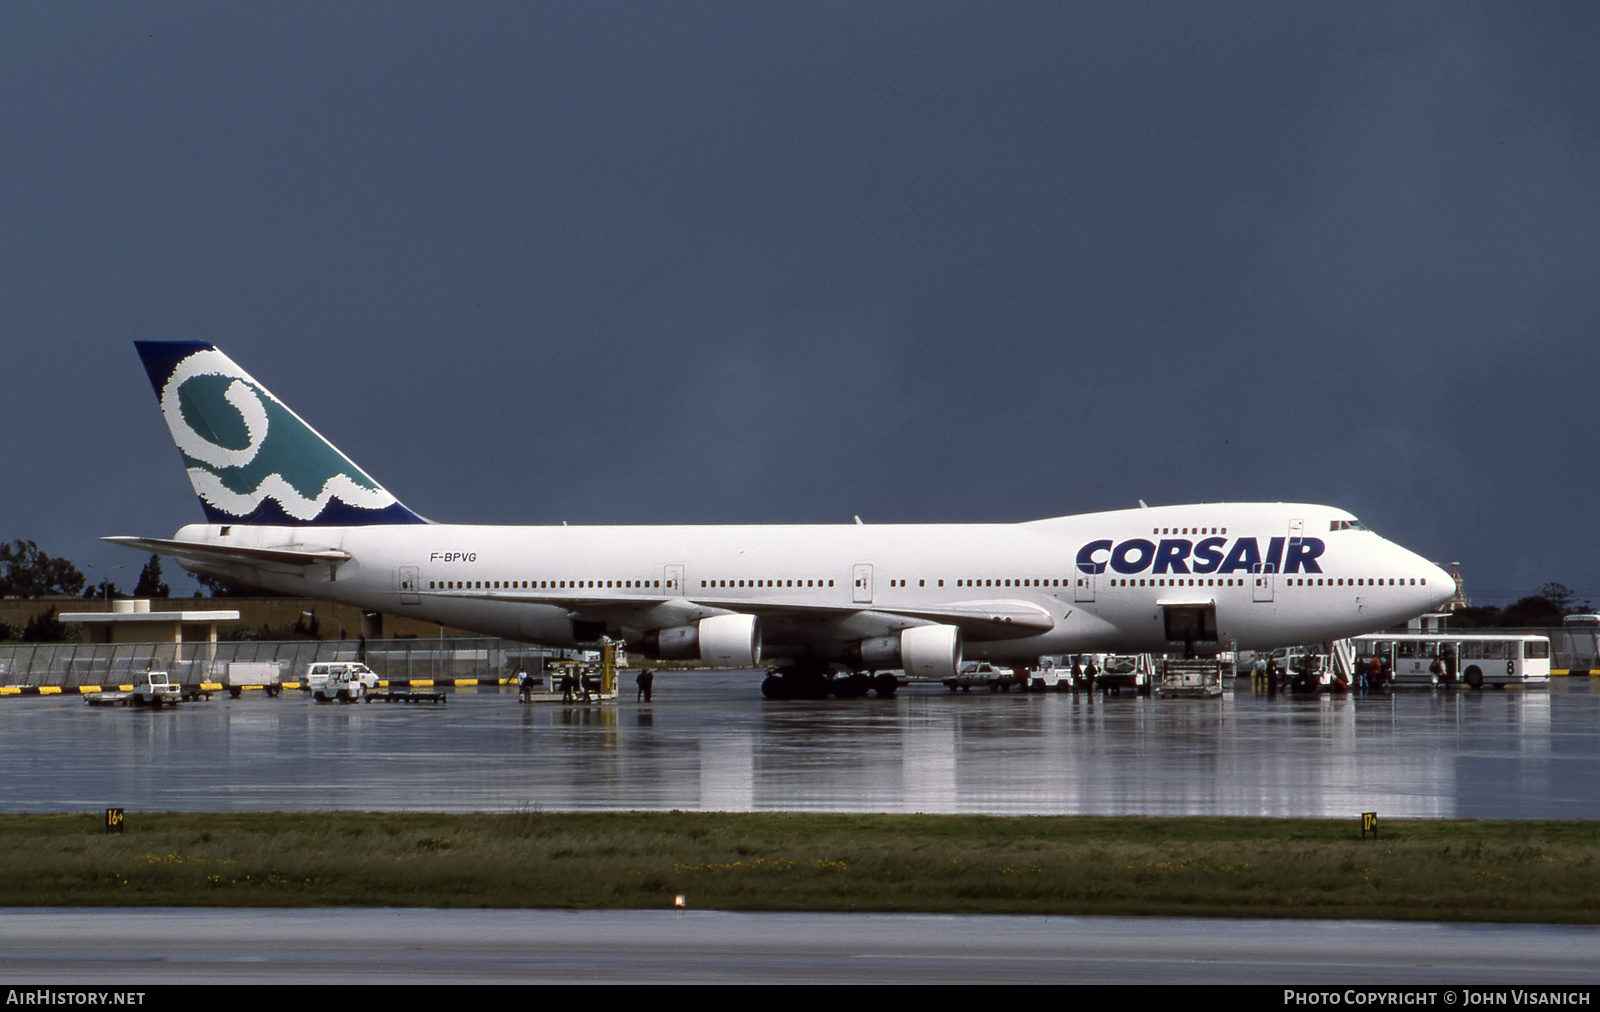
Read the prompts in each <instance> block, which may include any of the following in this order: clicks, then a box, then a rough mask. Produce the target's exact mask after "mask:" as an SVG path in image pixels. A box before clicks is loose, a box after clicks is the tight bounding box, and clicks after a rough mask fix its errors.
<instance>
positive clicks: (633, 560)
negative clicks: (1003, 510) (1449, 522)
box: [106, 342, 1455, 696]
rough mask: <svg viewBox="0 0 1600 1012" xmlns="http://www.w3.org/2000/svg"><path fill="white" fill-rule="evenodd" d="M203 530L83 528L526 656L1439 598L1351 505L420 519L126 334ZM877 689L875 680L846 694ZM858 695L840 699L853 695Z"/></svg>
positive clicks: (998, 644) (788, 681) (1268, 630)
mask: <svg viewBox="0 0 1600 1012" xmlns="http://www.w3.org/2000/svg"><path fill="white" fill-rule="evenodd" d="M137 347H138V350H139V355H140V357H141V358H142V359H143V361H144V366H145V370H146V371H147V372H148V373H149V375H150V381H151V383H152V384H153V385H154V387H155V391H156V397H157V398H158V400H159V401H160V405H161V413H162V415H163V416H164V417H165V418H166V421H167V426H168V427H169V428H170V429H171V431H172V437H173V439H174V440H175V441H176V442H177V444H178V449H179V451H180V452H181V453H182V455H183V460H184V464H185V465H186V466H187V467H188V469H189V480H190V481H191V482H192V483H193V485H194V490H195V493H196V494H197V495H198V496H199V497H200V505H201V507H202V508H203V509H204V510H205V515H206V521H207V522H206V523H203V524H191V525H189V526H186V527H183V528H182V529H180V530H179V531H178V532H177V534H176V535H175V536H174V537H172V538H170V539H158V538H135V537H113V538H107V539H106V540H108V541H114V542H117V543H119V544H124V545H127V546H129V547H132V548H137V549H140V550H142V551H150V552H158V553H161V554H163V555H168V556H172V557H173V558H176V559H177V560H178V562H179V563H180V564H182V565H183V566H184V567H185V568H186V569H189V570H191V571H193V572H196V573H203V574H207V575H210V576H214V577H219V578H222V579H225V580H228V581H230V582H233V583H236V584H242V585H246V586H254V587H261V588H265V589H268V590H272V591H277V592H279V593H283V594H290V595H296V596H304V597H312V598H319V599H323V600H328V601H338V602H342V603H345V604H350V605H354V606H356V607H359V608H362V609H364V610H367V611H381V612H387V613H390V614H395V615H407V616H413V617H416V618H421V619H426V620H428V621H430V622H439V623H443V624H449V625H453V626H458V627H461V628H465V629H472V630H477V631H479V632H482V633H485V634H487V635H493V636H503V637H507V638H511V639H517V640H523V641H527V642H531V643H539V644H544V645H547V646H552V647H584V646H593V645H594V644H595V643H596V642H597V641H599V640H600V639H601V638H602V637H611V638H612V639H616V640H622V641H625V642H626V643H627V644H628V647H629V649H630V650H633V651H638V652H642V653H643V654H644V655H645V656H646V657H652V658H661V659H687V660H699V661H701V662H703V663H706V664H708V665H714V666H721V667H755V666H757V665H759V664H761V663H762V662H763V658H769V659H771V660H772V661H774V662H775V663H776V665H777V671H776V673H775V675H773V676H769V677H768V679H767V681H766V682H765V683H764V684H763V690H764V691H765V692H766V693H767V694H768V695H770V696H787V695H816V694H818V693H819V692H825V691H828V690H829V688H830V687H831V688H833V689H834V691H836V692H839V693H840V694H844V690H843V686H844V684H845V683H844V681H842V680H834V681H832V682H830V679H833V678H834V675H835V673H839V672H884V671H888V670H891V669H896V668H901V669H904V671H905V672H906V673H907V674H908V675H911V676H914V677H925V678H937V679H945V678H951V677H954V676H955V674H956V673H957V671H958V669H959V668H960V666H961V663H962V661H963V659H964V658H974V659H979V658H981V659H987V660H991V661H996V662H999V663H1002V664H1006V665H1018V666H1031V665H1033V664H1035V663H1036V662H1037V660H1038V658H1039V657H1041V656H1043V655H1046V654H1064V653H1088V652H1115V653H1142V652H1162V651H1184V652H1188V653H1208V652H1215V651H1217V650H1219V649H1223V648H1224V647H1227V646H1234V647H1240V648H1268V647H1277V646H1284V645H1289V644H1298V643H1313V642H1321V641H1325V640H1330V639H1336V638H1340V637H1344V636H1352V635H1356V634H1358V633H1364V632H1371V631H1373V630H1377V629H1382V628H1384V627H1387V626H1390V625H1394V624H1396V623H1399V622H1403V621H1405V620H1406V619H1408V618H1411V617H1412V616H1415V615H1419V614H1421V613H1423V612H1425V611H1429V610H1432V609H1434V608H1436V607H1437V606H1439V605H1440V604H1442V603H1444V601H1445V600H1447V599H1448V598H1449V597H1450V595H1451V594H1452V593H1453V592H1454V590H1455V585H1454V583H1453V581H1452V580H1451V579H1450V577H1449V575H1448V574H1447V573H1445V572H1444V571H1443V570H1441V569H1440V568H1439V567H1438V566H1435V565H1433V564H1432V563H1430V562H1428V561H1427V560H1425V559H1423V558H1421V557H1419V556H1417V555H1415V554H1413V553H1412V552H1409V551H1407V550H1406V549H1404V548H1401V547H1400V546H1399V545H1396V544H1393V543H1392V542H1389V541H1386V540H1384V539H1383V538H1381V537H1379V536H1378V535H1377V534H1374V533H1373V532H1372V531H1370V530H1368V529H1366V528H1365V527H1364V526H1362V524H1361V523H1360V522H1359V521H1357V520H1356V518H1355V517H1353V516H1351V515H1350V514H1349V513H1346V512H1344V511H1343V510H1339V509H1334V508H1332V507H1328V506H1313V505H1304V504H1296V503H1200V504H1196V505H1192V506H1158V507H1150V508H1140V509H1128V510H1116V511H1111V512H1105V513H1090V514H1084V515H1080V516H1067V517H1055V518H1052V519H1048V520H1034V521H1031V522H1027V523H1012V524H861V523H859V522H857V523H854V524H834V525H821V524H818V525H748V526H672V527H632V526H611V527H569V526H565V525H562V526H559V527H496V526H483V525H473V524H442V523H433V522H431V521H427V520H424V519H423V518H422V517H420V516H418V515H417V514H415V513H413V512H412V511H411V510H409V509H407V508H406V507H405V506H404V505H402V504H401V503H400V502H399V500H397V499H396V498H395V497H394V496H393V495H391V494H390V493H389V492H388V491H387V490H386V489H384V488H383V486H381V485H379V484H378V483H377V482H376V481H374V480H373V479H372V478H371V477H369V476H368V475H367V474H366V472H364V471H362V470H361V469H360V468H359V467H357V466H356V465H355V464H354V463H352V462H351V461H350V459H349V458H348V457H346V456H345V455H344V454H342V453H340V452H339V451H338V450H337V449H335V448H334V446H333V445H332V444H331V443H329V442H328V441H327V440H326V439H324V438H322V436H320V435H318V434H317V432H316V431H315V430H314V429H312V428H311V426H309V425H307V424H306V423H305V422H304V421H302V420H301V418H300V416H299V415H296V414H295V413H294V412H293V411H291V410H289V408H288V407H287V406H286V405H285V404H284V403H283V402H282V401H280V400H278V399H277V398H276V397H274V396H273V395H272V394H271V393H269V392H268V391H267V389H266V388H265V387H263V386H262V385H261V384H260V383H258V382H256V381H255V379H253V378H252V377H251V376H250V375H249V374H248V373H246V372H245V371H244V370H243V369H241V368H239V366H238V365H236V364H235V363H234V362H233V360H232V359H230V358H228V357H227V356H226V355H224V354H223V353H222V352H220V351H218V350H217V349H216V348H214V347H212V346H211V345H209V344H205V343H201V342H138V343H137ZM849 684H850V685H852V686H863V685H865V684H871V685H872V686H873V687H874V688H875V689H876V690H877V691H878V692H879V693H880V694H887V693H891V692H893V691H894V686H895V680H894V678H893V677H892V676H881V675H880V676H879V677H878V678H876V679H875V680H873V681H872V682H871V683H868V682H866V680H864V679H861V678H856V679H852V680H850V682H849ZM863 691H864V689H863Z"/></svg>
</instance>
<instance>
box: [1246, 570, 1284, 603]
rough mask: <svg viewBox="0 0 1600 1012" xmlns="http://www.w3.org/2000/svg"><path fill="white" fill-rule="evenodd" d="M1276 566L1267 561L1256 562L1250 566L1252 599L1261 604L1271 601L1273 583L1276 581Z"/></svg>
mask: <svg viewBox="0 0 1600 1012" xmlns="http://www.w3.org/2000/svg"><path fill="white" fill-rule="evenodd" d="M1277 579H1278V573H1277V567H1276V566H1274V565H1272V564H1271V563H1270V562H1269V563H1260V562H1258V563H1256V564H1255V565H1254V566H1251V567H1250V582H1251V584H1252V587H1251V595H1252V600H1255V601H1258V602H1261V603H1263V604H1270V603H1271V602H1272V592H1273V588H1274V584H1275V583H1276V582H1277Z"/></svg>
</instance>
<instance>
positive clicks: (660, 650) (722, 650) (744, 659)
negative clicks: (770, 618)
mask: <svg viewBox="0 0 1600 1012" xmlns="http://www.w3.org/2000/svg"><path fill="white" fill-rule="evenodd" d="M642 648H643V650H644V652H645V654H646V655H647V656H649V657H655V658H658V659H660V660H664V661H702V662H704V663H706V664H710V665H712V666H713V667H718V668H753V667H755V666H756V665H758V664H760V663H761V624H760V622H758V621H757V619H756V617H755V616H754V615H713V616H712V617H711V618H703V619H701V620H700V621H699V622H696V623H695V624H694V625H680V626H673V627H672V628H670V629H654V630H651V631H650V632H648V633H645V635H644V640H643V642H642Z"/></svg>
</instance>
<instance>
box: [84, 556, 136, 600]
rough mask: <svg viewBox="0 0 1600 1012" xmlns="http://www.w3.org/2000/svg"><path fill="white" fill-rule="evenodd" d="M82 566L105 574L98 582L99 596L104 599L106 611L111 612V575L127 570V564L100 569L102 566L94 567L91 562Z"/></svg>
mask: <svg viewBox="0 0 1600 1012" xmlns="http://www.w3.org/2000/svg"><path fill="white" fill-rule="evenodd" d="M84 565H85V566H86V567H88V568H89V569H98V570H100V571H101V572H102V573H104V574H106V575H105V576H104V577H102V578H101V580H100V584H101V590H102V594H101V596H102V597H103V598H104V599H105V605H106V611H110V610H111V574H112V573H115V572H116V571H117V570H119V569H127V568H128V564H127V563H126V562H124V563H123V564H122V565H120V566H110V567H102V566H96V565H95V564H94V563H92V562H85V563H84Z"/></svg>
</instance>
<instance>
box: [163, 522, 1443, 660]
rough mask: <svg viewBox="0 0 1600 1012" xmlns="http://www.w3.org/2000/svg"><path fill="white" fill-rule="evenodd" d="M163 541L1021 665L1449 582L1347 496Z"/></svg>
mask: <svg viewBox="0 0 1600 1012" xmlns="http://www.w3.org/2000/svg"><path fill="white" fill-rule="evenodd" d="M224 532H226V533H224ZM177 538H178V540H181V541H187V542H199V543H205V544H211V545H218V546H239V547H248V548H281V547H298V548H306V549H319V550H321V549H333V550H339V551H343V552H345V553H348V555H349V556H350V559H349V560H348V561H345V562H341V563H338V564H329V565H316V566H310V567H303V568H298V569H297V568H296V567H293V566H283V567H276V566H270V565H251V566H243V565H242V564H241V565H240V566H231V567H230V566H223V565H209V564H208V565H204V566H197V565H194V564H191V563H185V564H186V565H190V566H191V568H195V569H197V570H198V571H202V572H207V573H211V574H214V575H220V576H225V577H229V578H232V579H235V580H240V581H243V582H247V583H253V584H256V585H260V586H264V587H267V588H269V589H272V590H275V591H280V592H283V593H289V594H299V595H305V596H309V597H316V598H322V599H327V600H333V601H340V602H345V603H348V604H352V605H356V606H359V607H361V608H364V609H368V610H377V611H383V612H388V613H391V614H396V615H402V616H408V617H415V618H419V619H425V620H428V621H434V622H439V623H443V624H448V625H452V626H457V627H461V628H467V629H472V630H476V631H480V632H483V633H486V634H491V635H498V636H505V637H511V638H516V639H521V640H527V641H531V642H536V643H543V644H547V645H550V646H559V647H567V646H574V645H577V644H578V643H580V642H587V641H592V639H593V638H594V637H593V636H592V635H589V634H588V633H589V632H592V631H593V630H594V629H596V628H598V627H599V626H602V625H603V627H604V630H605V633H606V634H607V635H610V636H613V637H620V638H623V639H626V640H628V641H629V642H630V643H632V642H635V641H637V640H638V639H639V638H640V637H641V636H642V635H644V634H645V633H648V632H650V631H651V630H659V629H664V628H670V627H674V626H683V625H686V624H689V623H693V622H696V621H698V620H700V619H703V618H707V617H710V616H716V615H727V614H755V615H757V616H759V618H760V622H761V627H762V636H763V639H764V642H765V650H766V653H767V654H768V655H769V656H779V657H782V656H789V657H800V656H811V657H816V658H824V659H825V658H830V657H834V658H836V657H837V656H838V655H839V647H840V644H847V643H851V642H859V641H862V640H865V639H869V638H871V637H879V636H887V635H892V634H896V633H898V632H899V631H900V630H902V629H906V628H910V627H913V626H919V625H928V624H938V623H940V622H943V621H950V622H954V623H955V624H961V622H960V621H957V620H956V619H951V618H950V617H949V616H952V615H954V616H959V617H961V618H963V619H966V618H972V619H973V621H974V622H976V623H977V624H972V623H970V622H969V623H968V624H967V625H966V626H965V627H964V628H965V630H966V635H965V647H964V652H965V655H966V656H968V657H972V658H988V659H993V660H1002V661H1008V662H1016V663H1023V662H1029V661H1032V660H1033V659H1034V658H1037V657H1040V656H1041V655H1045V654H1060V653H1074V652H1087V651H1108V652H1143V651H1160V650H1165V649H1168V648H1170V646H1171V645H1172V643H1173V638H1172V626H1171V624H1170V616H1169V615H1168V613H1169V612H1170V611H1171V610H1172V609H1201V610H1209V611H1210V612H1211V613H1212V614H1213V615H1214V621H1215V633H1216V636H1215V639H1217V640H1219V641H1220V642H1222V643H1224V644H1226V645H1232V646H1237V647H1243V648H1263V647H1274V646H1283V645H1289V644H1298V643H1311V642H1320V641H1326V640H1330V639H1334V638H1338V637H1343V636H1350V635H1355V634H1359V633H1363V632H1370V631H1374V630H1377V629H1382V628H1385V627H1388V626H1391V625H1394V624H1396V623H1399V622H1403V621H1405V620H1406V619H1408V618H1411V617H1413V616H1415V615H1418V614H1421V613H1422V612H1425V611H1429V610H1432V609H1434V608H1435V607H1437V606H1438V605H1439V604H1441V603H1442V602H1444V601H1445V600H1446V599H1448V598H1449V597H1450V595H1451V594H1452V593H1453V592H1454V589H1455V588H1454V584H1453V582H1452V581H1451V579H1450V577H1449V575H1448V574H1447V573H1445V572H1444V571H1443V570H1441V569H1440V568H1439V567H1437V566H1435V565H1433V564H1432V563H1430V562H1428V561H1427V560H1425V559H1422V558H1421V557H1420V556H1417V555H1415V554H1414V553H1412V552H1410V551H1407V550H1406V549H1404V548H1401V547H1400V546H1398V545H1396V544H1393V543H1392V542H1389V541H1386V540H1384V539H1383V538H1381V537H1379V536H1378V535H1376V534H1374V533H1372V532H1371V531H1368V530H1365V529H1364V528H1361V527H1360V525H1359V524H1355V523H1354V518H1353V517H1351V515H1350V514H1348V513H1346V512H1344V511H1342V510H1337V509H1333V508H1330V507H1326V506H1314V505H1303V504H1284V503H1213V504H1197V505H1184V506H1163V507H1154V508H1148V509H1133V510H1120V511H1114V512H1106V513H1095V514H1084V515H1080V516H1069V517H1059V518H1054V519H1049V520H1038V521H1032V522H1028V523H1017V524H866V525H860V524H851V525H785V526H669V527H642V526H639V527H635V526H617V527H568V526H559V527H494V526H476V525H458V524H400V525H375V526H368V527H254V526H247V525H238V524H236V525H232V526H229V527H222V526H217V525H193V526H189V527H185V528H183V529H182V530H181V531H179V532H178V535H177ZM1013 616H1014V617H1015V619H1016V623H1015V624H1014V625H1013V624H1012V617H1013ZM575 620H576V621H579V622H581V623H583V626H582V628H583V629H584V630H585V631H586V632H585V635H583V636H582V638H581V639H580V638H575V632H574V630H575ZM1207 638H1208V639H1210V638H1211V637H1210V636H1207Z"/></svg>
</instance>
